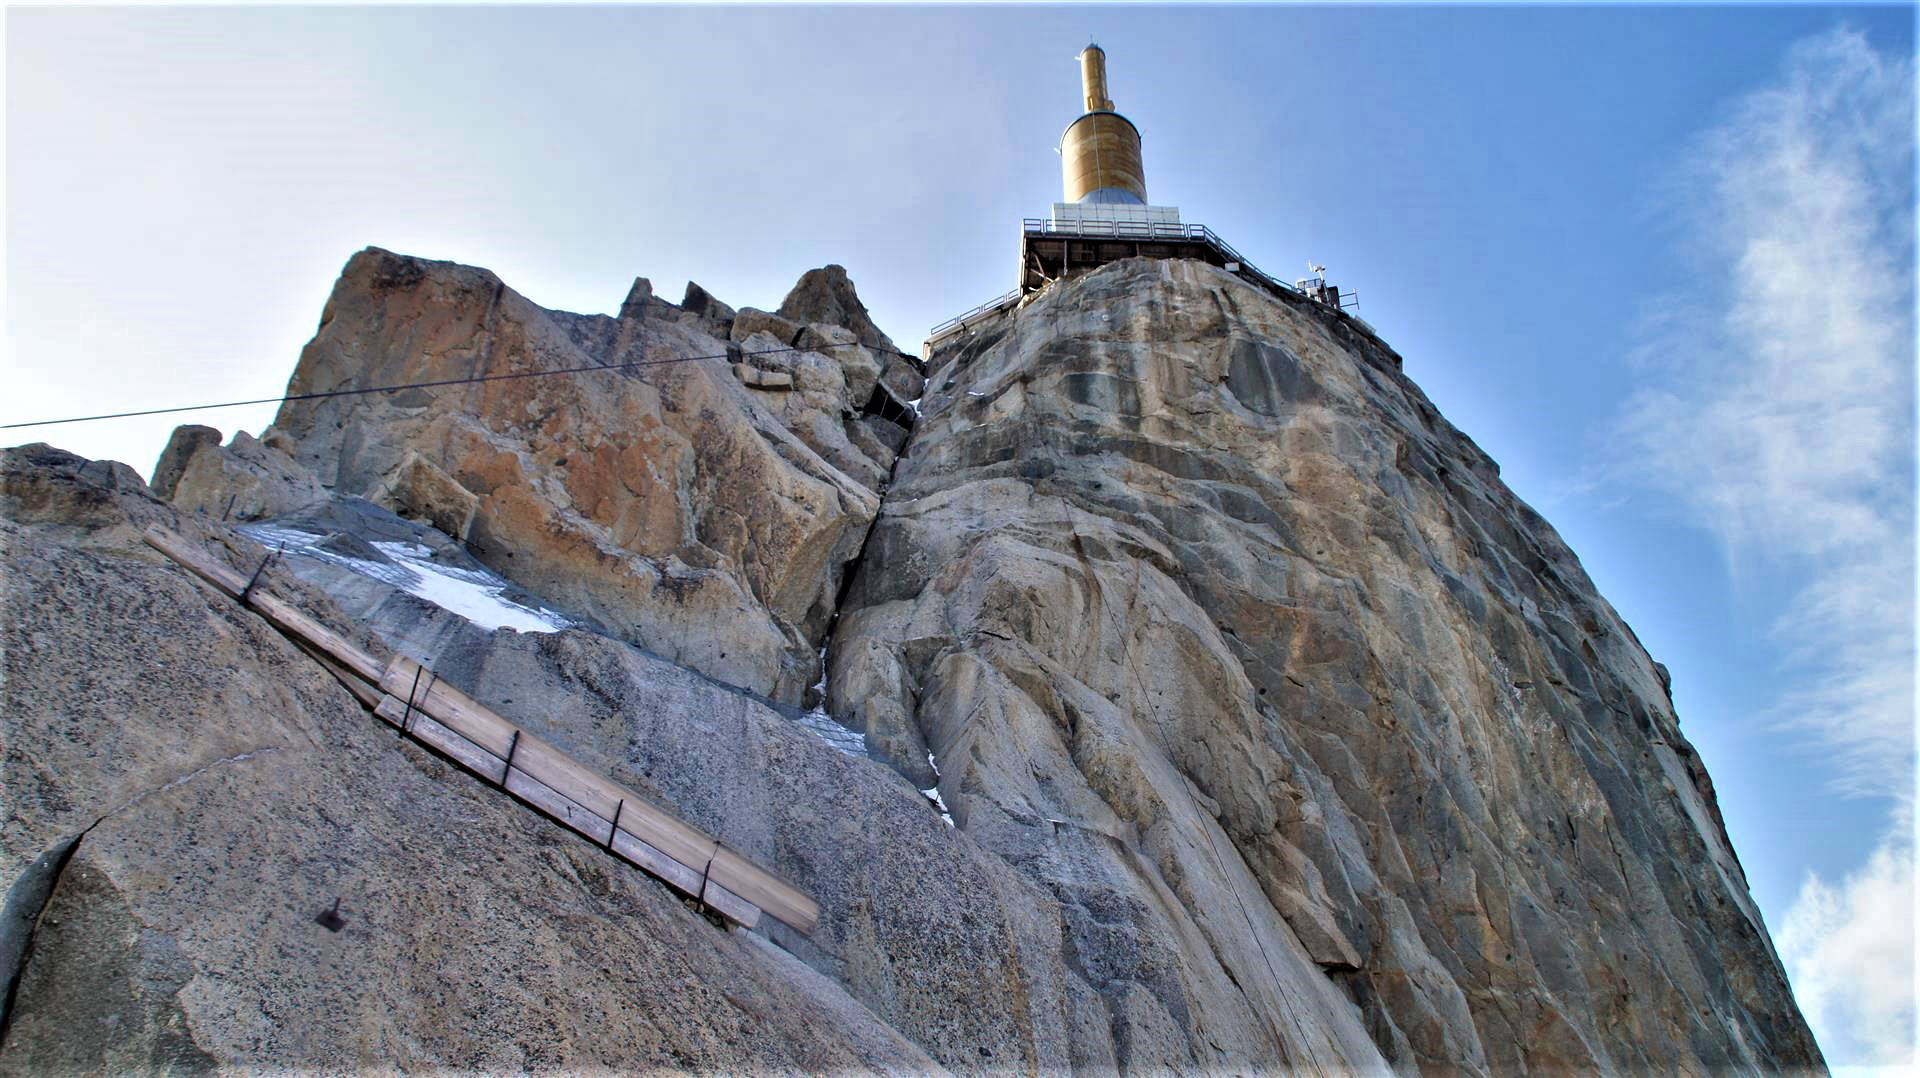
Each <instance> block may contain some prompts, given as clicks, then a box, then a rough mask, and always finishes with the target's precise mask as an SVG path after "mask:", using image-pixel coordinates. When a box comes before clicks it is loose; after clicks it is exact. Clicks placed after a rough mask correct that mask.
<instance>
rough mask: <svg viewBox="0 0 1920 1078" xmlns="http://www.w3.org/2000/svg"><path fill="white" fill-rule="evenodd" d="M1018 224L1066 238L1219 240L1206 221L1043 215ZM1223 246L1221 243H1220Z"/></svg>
mask: <svg viewBox="0 0 1920 1078" xmlns="http://www.w3.org/2000/svg"><path fill="white" fill-rule="evenodd" d="M1020 228H1021V230H1022V231H1024V232H1026V233H1028V234H1029V235H1046V236H1064V237H1066V238H1068V239H1080V238H1083V237H1085V238H1090V239H1118V240H1201V241H1210V242H1213V243H1219V242H1220V237H1218V236H1216V235H1214V234H1213V233H1212V232H1211V231H1210V230H1209V229H1208V228H1207V226H1206V225H1183V224H1178V223H1167V222H1164V221H1161V222H1156V221H1101V220H1094V219H1088V220H1082V221H1075V222H1072V223H1070V224H1068V223H1056V222H1054V221H1053V220H1052V219H1050V218H1046V217H1023V218H1021V219H1020ZM1223 246H1224V245H1223Z"/></svg>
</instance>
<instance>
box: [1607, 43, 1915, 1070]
mask: <svg viewBox="0 0 1920 1078" xmlns="http://www.w3.org/2000/svg"><path fill="white" fill-rule="evenodd" d="M1914 76H1915V72H1914V65H1913V62H1912V61H1911V60H1910V59H1908V58H1905V57H1899V56H1888V55H1883V54H1881V53H1878V52H1876V51H1875V50H1874V49H1873V47H1872V46H1871V45H1870V44H1869V43H1868V41H1867V40H1866V39H1865V37H1864V36H1863V35H1861V34H1859V33H1857V32H1854V31H1850V30H1844V29H1843V30H1837V31H1833V32H1830V33H1827V34H1823V35H1820V36H1818V37H1815V38H1811V39H1808V40H1806V41H1803V42H1801V43H1800V44H1798V45H1797V46H1795V47H1794V49H1793V50H1792V51H1791V53H1790V54H1789V56H1788V58H1787V63H1786V66H1785V68H1784V71H1783V75H1782V77H1781V79H1780V80H1779V82H1778V83H1777V84H1776V85H1774V86H1772V87H1770V88H1767V89H1765V90H1762V91H1759V92H1756V93H1753V94H1750V95H1748V96H1747V97H1745V98H1743V99H1742V100H1741V101H1740V102H1738V104H1737V106H1736V107H1735V108H1734V109H1733V110H1732V112H1731V113H1730V114H1729V115H1728V116H1727V117H1726V118H1725V119H1724V121H1723V122H1721V123H1719V124H1718V125H1717V126H1715V127H1714V129H1713V130H1712V131H1710V132H1709V133H1708V134H1707V136H1706V137H1705V138H1704V139H1703V140H1701V141H1700V142H1699V143H1698V144H1697V146H1696V147H1695V148H1694V152H1693V154H1692V155H1691V157H1690V159H1689V162H1688V167H1687V169H1686V170H1685V172H1684V175H1683V176H1682V177H1681V182H1679V183H1678V184H1676V185H1675V191H1676V197H1675V199H1674V209H1675V212H1676V219H1677V222H1678V223H1679V224H1680V225H1681V226H1682V228H1683V230H1684V234H1685V235H1686V237H1687V240H1688V242H1689V243H1690V245H1691V249H1692V261H1693V262H1694V263H1695V264H1696V269H1697V272H1698V276H1697V278H1696V280H1697V281H1698V282H1699V289H1698V294H1696V295H1695V296H1693V297H1691V298H1689V299H1685V300H1678V301H1675V302H1672V303H1669V304H1667V305H1666V306H1664V307H1662V308H1661V309H1659V310H1658V311H1656V312H1655V314H1654V316H1653V317H1651V318H1650V319H1649V320H1648V323H1647V329H1646V335H1645V340H1646V344H1645V347H1644V348H1643V349H1642V352H1641V354H1640V355H1639V356H1638V357H1637V359H1638V362H1639V370H1640V374H1641V376H1642V378H1643V380H1644V384H1645V389H1644V390H1642V391H1641V392H1640V393H1639V394H1637V395H1636V396H1635V397H1634V398H1633V399H1632V401H1631V402H1630V404H1629V407H1628V410H1627V415H1626V428H1627V433H1628V436H1629V441H1630V443H1631V444H1632V445H1634V446H1635V448H1636V449H1637V450H1638V453H1637V455H1636V462H1635V463H1636V467H1637V468H1644V469H1645V470H1644V471H1638V470H1637V471H1636V473H1635V475H1634V476H1633V477H1632V481H1633V482H1637V483H1651V484H1653V485H1654V486H1656V487H1658V488H1660V489H1662V490H1663V491H1664V492H1665V493H1666V494H1668V495H1670V496H1671V497H1672V498H1673V499H1674V500H1675V502H1676V504H1679V505H1681V506H1683V507H1685V510H1686V511H1687V512H1688V513H1689V514H1690V515H1691V517H1692V519H1693V520H1694V521H1695V522H1696V523H1697V524H1699V525H1700V526H1701V527H1703V528H1705V529H1706V530H1707V531H1709V532H1710V533H1711V534H1713V535H1715V536H1716V537H1717V538H1718V539H1719V540H1720V542H1721V543H1722V545H1723V547H1724V548H1725V550H1726V552H1727V555H1728V558H1729V562H1730V564H1731V565H1732V566H1733V567H1734V572H1735V575H1736V578H1739V577H1751V578H1753V579H1755V580H1759V579H1765V580H1770V581H1778V580H1790V581H1797V583H1796V584H1795V585H1793V586H1791V587H1789V588H1788V590H1787V592H1786V593H1785V594H1784V595H1783V596H1782V601H1783V604H1784V612H1783V613H1782V614H1780V616H1779V617H1778V618H1777V619H1776V621H1775V622H1774V624H1773V625H1772V626H1771V627H1770V631H1771V637H1772V640H1773V642H1774V643H1775V644H1776V646H1777V647H1778V649H1779V650H1780V652H1781V653H1782V654H1783V655H1784V656H1785V658H1786V668H1785V669H1784V670H1783V671H1782V673H1783V674H1784V675H1786V676H1785V677H1784V678H1783V681H1784V682H1786V683H1788V684H1791V685H1793V686H1795V688H1793V689H1792V690H1791V691H1790V692H1789V693H1788V695H1787V696H1786V698H1785V699H1784V700H1782V702H1781V704H1780V709H1779V712H1778V713H1777V714H1776V715H1774V716H1773V718H1774V719H1775V721H1776V722H1778V723H1783V724H1785V725H1788V726H1791V727H1793V728H1796V729H1798V730H1799V731H1801V733H1802V735H1803V736H1809V737H1811V738H1812V739H1814V740H1815V741H1816V742H1817V743H1819V744H1822V745H1824V746H1825V748H1826V750H1827V751H1826V752H1824V753H1823V756H1825V757H1827V758H1830V759H1831V760H1832V761H1833V763H1834V766H1835V767H1836V769H1837V772H1838V774H1839V775H1840V778H1839V780H1838V781H1839V783H1840V785H1841V787H1842V789H1843V790H1845V791H1846V792H1850V793H1858V794H1866V795H1876V796H1881V797H1885V798H1888V799H1890V802H1891V803H1892V804H1893V805H1894V806H1895V819H1894V820H1893V821H1892V822H1891V823H1890V827H1889V832H1888V837H1887V838H1886V839H1885V840H1884V841H1883V842H1882V843H1881V844H1880V845H1879V846H1878V848H1877V849H1876V850H1875V852H1874V853H1873V854H1872V855H1871V857H1870V858H1869V859H1868V860H1867V862H1866V863H1865V864H1864V865H1862V866H1861V867H1860V868H1858V869H1857V870H1855V871H1854V872H1852V873H1850V874H1848V875H1847V876H1846V878H1844V879H1843V880H1841V881H1840V882H1839V883H1838V884H1837V885H1836V884H1831V883H1829V882H1827V881H1825V880H1823V879H1821V878H1820V877H1819V876H1817V875H1813V874H1809V875H1808V877H1807V878H1806V881H1805V883H1804V885H1803V887H1802V889H1801V892H1800V895H1799V899H1798V901H1797V902H1796V904H1795V905H1794V907H1793V908H1792V909H1791V910H1790V911H1789V912H1788V914H1787V916H1786V917H1785V918H1784V920H1783V922H1782V929H1781V932H1780V937H1779V944H1780V951H1781V955H1782V958H1783V960H1784V961H1785V962H1786V964H1787V967H1788V971H1789V973H1790V975H1791V976H1792V979H1793V982H1794V985H1795V987H1796V993H1797V996H1798V998H1799V1000H1800V1002H1801V1005H1802V1009H1803V1011H1804V1012H1805V1013H1806V1015H1807V1018H1808V1021H1809V1023H1810V1024H1811V1025H1812V1026H1813V1028H1814V1031H1815V1034H1816V1035H1817V1036H1818V1037H1819V1038H1820V1040H1821V1043H1822V1045H1823V1046H1824V1047H1825V1048H1826V1050H1827V1051H1828V1053H1829V1055H1830V1061H1831V1062H1836V1063H1860V1064H1898V1063H1902V1062H1911V1061H1912V1060H1913V1051H1914V1048H1913V1037H1914V965H1913V962H1914V952H1913V942H1914V934H1913V918H1914V911H1913V875H1914V869H1913V865H1914V859H1913V858H1914V853H1913V843H1912V841H1911V838H1910V834H1911V828H1912V816H1911V806H1912V798H1913V791H1914V606H1913V604H1914V531H1913V528H1914V497H1913V492H1914V478H1915V477H1914V456H1913V451H1914V419H1913V417H1914V333H1915V324H1914V310H1913V296H1914V291H1913V290H1914V269H1913V262H1914V239H1913V236H1914V233H1913V228H1914V217H1913V199H1914V186H1913V167H1914ZM1701 295H1704V296H1705V297H1706V298H1705V299H1701V298H1700V296H1701Z"/></svg>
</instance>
